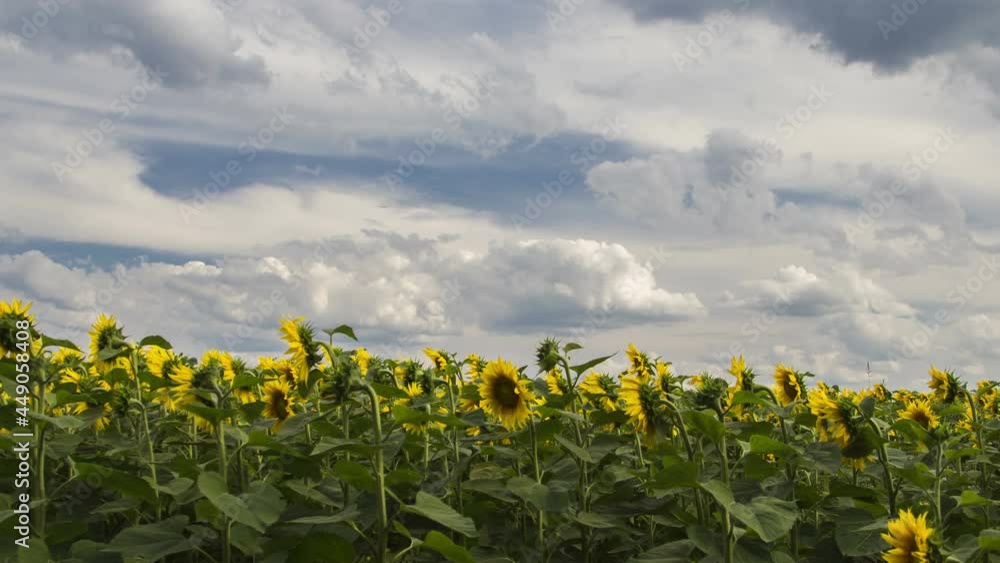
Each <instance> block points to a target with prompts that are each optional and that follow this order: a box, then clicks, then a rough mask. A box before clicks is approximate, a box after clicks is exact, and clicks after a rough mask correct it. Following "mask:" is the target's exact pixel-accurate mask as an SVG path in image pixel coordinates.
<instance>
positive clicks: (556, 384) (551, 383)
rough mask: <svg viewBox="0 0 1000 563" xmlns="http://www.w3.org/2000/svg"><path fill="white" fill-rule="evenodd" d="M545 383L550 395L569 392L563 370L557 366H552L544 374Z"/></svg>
mask: <svg viewBox="0 0 1000 563" xmlns="http://www.w3.org/2000/svg"><path fill="white" fill-rule="evenodd" d="M545 384H546V385H547V386H548V388H549V393H551V394H552V395H565V394H567V393H569V383H568V382H567V381H566V378H565V377H563V372H562V370H561V369H559V368H552V369H551V370H549V373H547V374H545Z"/></svg>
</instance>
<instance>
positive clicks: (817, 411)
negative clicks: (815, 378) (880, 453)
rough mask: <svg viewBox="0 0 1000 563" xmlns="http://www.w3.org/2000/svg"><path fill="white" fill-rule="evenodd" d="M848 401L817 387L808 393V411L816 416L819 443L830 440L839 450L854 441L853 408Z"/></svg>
mask: <svg viewBox="0 0 1000 563" xmlns="http://www.w3.org/2000/svg"><path fill="white" fill-rule="evenodd" d="M850 401H851V400H850V399H847V398H843V397H837V396H835V395H832V394H831V393H830V392H829V391H828V390H825V389H822V388H819V387H817V388H816V389H813V390H812V391H810V392H809V410H810V411H812V413H813V414H814V415H816V430H817V431H818V432H819V437H820V441H823V442H826V441H830V440H831V439H832V440H833V441H835V442H837V443H838V444H840V447H841V448H846V447H847V446H848V445H850V443H851V441H852V440H854V435H855V427H854V424H853V421H852V418H851V415H852V411H853V407H852V405H851V404H850Z"/></svg>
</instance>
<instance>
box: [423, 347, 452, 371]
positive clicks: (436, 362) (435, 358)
mask: <svg viewBox="0 0 1000 563" xmlns="http://www.w3.org/2000/svg"><path fill="white" fill-rule="evenodd" d="M424 355H425V356H427V358H428V359H429V360H430V361H431V364H432V365H433V366H434V367H435V368H437V369H438V370H440V371H444V368H446V367H448V358H445V357H444V354H442V353H441V352H440V351H439V350H435V349H434V348H431V347H429V346H428V347H427V348H424Z"/></svg>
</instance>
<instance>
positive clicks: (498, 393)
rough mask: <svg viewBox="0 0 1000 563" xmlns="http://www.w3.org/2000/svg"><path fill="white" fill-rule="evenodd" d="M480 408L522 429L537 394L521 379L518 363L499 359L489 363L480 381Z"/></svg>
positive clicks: (501, 420) (511, 425) (503, 421)
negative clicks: (515, 365)
mask: <svg viewBox="0 0 1000 563" xmlns="http://www.w3.org/2000/svg"><path fill="white" fill-rule="evenodd" d="M479 396H480V397H481V398H482V400H481V401H480V407H481V408H482V409H483V412H485V413H486V414H487V415H489V416H491V417H493V418H494V419H495V420H497V421H498V422H500V424H501V425H503V426H504V427H506V428H508V429H510V430H518V429H520V428H522V427H524V425H525V424H527V423H528V420H529V419H530V417H531V404H532V403H534V402H535V394H534V392H532V390H531V389H530V388H529V384H528V381H527V380H525V379H522V378H521V374H520V373H519V372H518V370H517V368H516V367H514V364H512V363H510V362H508V361H507V360H504V359H503V358H497V359H496V360H494V361H492V362H489V363H488V364H486V367H485V368H484V369H483V375H482V381H481V382H480V383H479Z"/></svg>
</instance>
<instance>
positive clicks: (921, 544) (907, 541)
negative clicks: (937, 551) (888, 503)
mask: <svg viewBox="0 0 1000 563" xmlns="http://www.w3.org/2000/svg"><path fill="white" fill-rule="evenodd" d="M932 535H934V529H933V528H931V527H929V526H928V525H927V514H926V513H924V514H921V515H920V516H914V515H913V512H911V511H909V510H900V511H899V518H896V519H894V520H889V533H887V534H882V539H884V540H885V541H886V542H887V543H888V544H889V545H891V546H892V549H890V550H889V551H886V552H885V553H883V554H882V559H883V560H884V561H886V563H927V562H928V561H930V538H931V536H932Z"/></svg>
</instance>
